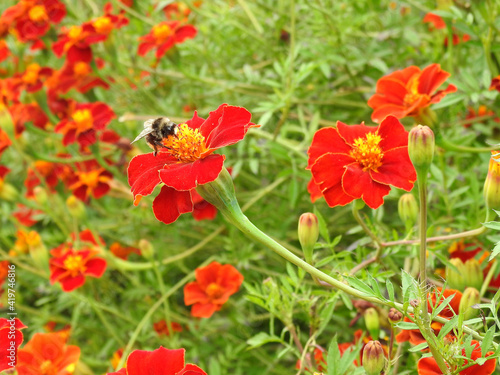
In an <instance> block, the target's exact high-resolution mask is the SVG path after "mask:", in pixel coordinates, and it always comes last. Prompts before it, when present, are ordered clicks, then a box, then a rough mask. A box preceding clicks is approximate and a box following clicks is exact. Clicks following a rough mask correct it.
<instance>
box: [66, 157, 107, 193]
mask: <svg viewBox="0 0 500 375" xmlns="http://www.w3.org/2000/svg"><path fill="white" fill-rule="evenodd" d="M77 169H78V170H77V171H76V172H75V173H74V174H73V176H72V177H71V178H69V179H68V182H67V184H68V187H69V189H70V190H71V191H72V193H73V195H74V196H75V197H77V198H78V199H80V200H82V201H84V202H87V201H88V200H89V198H90V197H91V196H92V197H94V198H95V199H99V198H101V197H103V196H104V195H106V193H107V192H108V191H109V189H110V186H109V182H110V181H111V180H112V179H113V175H112V174H111V173H110V172H108V171H107V170H106V169H104V168H103V167H101V166H100V165H99V163H97V162H96V161H95V160H87V161H84V162H83V163H78V164H77Z"/></svg>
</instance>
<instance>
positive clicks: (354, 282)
mask: <svg viewBox="0 0 500 375" xmlns="http://www.w3.org/2000/svg"><path fill="white" fill-rule="evenodd" d="M344 278H345V279H346V280H347V282H348V283H349V285H350V286H352V287H353V288H354V289H356V290H357V291H359V292H363V293H365V294H367V295H369V296H374V295H375V293H374V292H373V290H372V288H370V287H369V286H368V285H366V284H365V283H364V282H362V281H361V280H359V279H357V278H355V277H352V276H344Z"/></svg>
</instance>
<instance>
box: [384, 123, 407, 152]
mask: <svg viewBox="0 0 500 375" xmlns="http://www.w3.org/2000/svg"><path fill="white" fill-rule="evenodd" d="M377 133H378V134H379V135H380V136H381V137H382V140H381V141H380V143H379V146H380V148H381V149H382V150H383V151H384V152H386V151H389V150H390V149H393V148H396V147H403V146H406V147H407V146H408V132H407V131H406V130H405V128H404V126H403V124H401V123H400V122H399V121H398V119H397V118H396V117H394V116H387V117H386V118H384V119H383V120H382V122H381V123H380V125H379V127H378V131H377Z"/></svg>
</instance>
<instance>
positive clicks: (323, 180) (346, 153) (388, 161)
mask: <svg viewBox="0 0 500 375" xmlns="http://www.w3.org/2000/svg"><path fill="white" fill-rule="evenodd" d="M308 154H309V163H308V166H307V169H310V170H311V172H312V175H313V179H314V183H315V184H316V185H318V186H319V189H320V190H321V193H322V194H323V197H324V198H325V199H326V202H327V203H328V205H329V206H330V207H334V206H338V205H341V206H344V205H346V204H348V203H350V202H352V201H353V200H355V199H359V198H362V199H363V201H364V202H365V203H366V204H367V205H368V206H370V207H371V208H378V207H380V206H381V205H382V203H384V196H386V195H387V194H389V191H390V190H391V187H390V185H394V186H395V187H397V188H400V189H404V190H406V191H410V190H411V189H412V188H413V183H414V182H415V180H416V179H417V176H416V172H415V169H414V168H413V164H412V163H411V161H410V157H409V156H408V132H407V131H406V130H405V129H404V127H403V125H401V123H400V122H399V121H398V120H397V119H396V118H395V117H394V116H387V117H386V118H385V119H384V120H383V121H382V123H381V124H380V125H379V126H376V127H371V126H365V125H364V124H361V125H346V124H344V123H342V122H340V121H338V122H337V128H323V129H320V130H318V131H317V132H316V134H315V135H314V138H313V141H312V144H311V147H309V150H308ZM313 192H314V191H313ZM315 194H316V193H315ZM315 196H316V195H315Z"/></svg>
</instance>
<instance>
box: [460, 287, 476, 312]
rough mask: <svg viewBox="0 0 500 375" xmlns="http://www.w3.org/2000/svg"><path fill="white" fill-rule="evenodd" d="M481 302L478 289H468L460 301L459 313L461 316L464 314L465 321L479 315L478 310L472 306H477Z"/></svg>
mask: <svg viewBox="0 0 500 375" xmlns="http://www.w3.org/2000/svg"><path fill="white" fill-rule="evenodd" d="M479 302H481V296H480V295H479V291H478V290H477V289H476V288H472V287H469V288H466V289H465V291H464V293H463V294H462V299H461V300H460V307H459V311H460V314H464V319H465V320H467V319H472V318H474V317H475V316H476V315H477V313H478V311H479V310H478V309H474V308H473V307H472V306H474V305H477V304H478V303H479Z"/></svg>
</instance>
